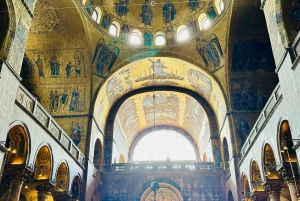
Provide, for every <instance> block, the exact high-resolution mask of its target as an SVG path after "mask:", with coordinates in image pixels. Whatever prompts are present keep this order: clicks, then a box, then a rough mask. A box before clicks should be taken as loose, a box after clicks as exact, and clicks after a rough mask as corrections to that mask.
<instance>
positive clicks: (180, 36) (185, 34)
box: [177, 25, 189, 41]
mask: <svg viewBox="0 0 300 201" xmlns="http://www.w3.org/2000/svg"><path fill="white" fill-rule="evenodd" d="M188 38H189V31H188V29H187V28H186V26H185V25H180V26H179V27H178V28H177V40H178V41H184V40H186V39H188Z"/></svg>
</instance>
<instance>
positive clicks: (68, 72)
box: [66, 61, 72, 78]
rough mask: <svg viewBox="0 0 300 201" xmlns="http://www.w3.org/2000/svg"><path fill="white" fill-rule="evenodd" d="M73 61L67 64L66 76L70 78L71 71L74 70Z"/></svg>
mask: <svg viewBox="0 0 300 201" xmlns="http://www.w3.org/2000/svg"><path fill="white" fill-rule="evenodd" d="M71 64H72V62H71V61H70V62H69V63H68V64H67V66H66V77H67V78H69V77H71V72H72V66H71Z"/></svg>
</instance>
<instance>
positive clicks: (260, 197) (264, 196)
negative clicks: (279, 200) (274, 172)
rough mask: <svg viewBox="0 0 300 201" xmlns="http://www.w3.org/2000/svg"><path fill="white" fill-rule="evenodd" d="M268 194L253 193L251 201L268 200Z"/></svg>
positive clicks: (261, 192) (264, 192)
mask: <svg viewBox="0 0 300 201" xmlns="http://www.w3.org/2000/svg"><path fill="white" fill-rule="evenodd" d="M268 196H269V194H268V192H266V191H254V192H252V193H251V198H252V200H253V201H265V200H267V199H268Z"/></svg>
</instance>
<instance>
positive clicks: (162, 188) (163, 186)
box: [141, 182, 183, 201]
mask: <svg viewBox="0 0 300 201" xmlns="http://www.w3.org/2000/svg"><path fill="white" fill-rule="evenodd" d="M158 183H159V190H158V192H157V197H159V196H163V194H164V193H165V194H166V193H168V194H169V195H172V196H171V197H174V198H175V200H178V201H183V197H182V195H181V193H180V191H179V190H178V189H177V188H176V187H175V186H173V185H172V184H169V183H163V182H162V183H161V182H158ZM148 186H150V185H148ZM153 196H154V194H153V191H152V190H151V189H150V187H148V188H147V189H146V190H145V191H144V192H142V196H141V201H146V200H151V197H153ZM176 198H177V199H176Z"/></svg>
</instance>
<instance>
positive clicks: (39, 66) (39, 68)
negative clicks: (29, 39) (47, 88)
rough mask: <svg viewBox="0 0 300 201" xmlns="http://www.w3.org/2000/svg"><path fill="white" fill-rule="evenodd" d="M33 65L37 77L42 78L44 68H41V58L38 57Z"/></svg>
mask: <svg viewBox="0 0 300 201" xmlns="http://www.w3.org/2000/svg"><path fill="white" fill-rule="evenodd" d="M35 64H36V66H37V68H38V71H39V76H40V77H41V76H44V68H43V60H42V59H41V56H40V55H38V58H37V60H36V61H35Z"/></svg>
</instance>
